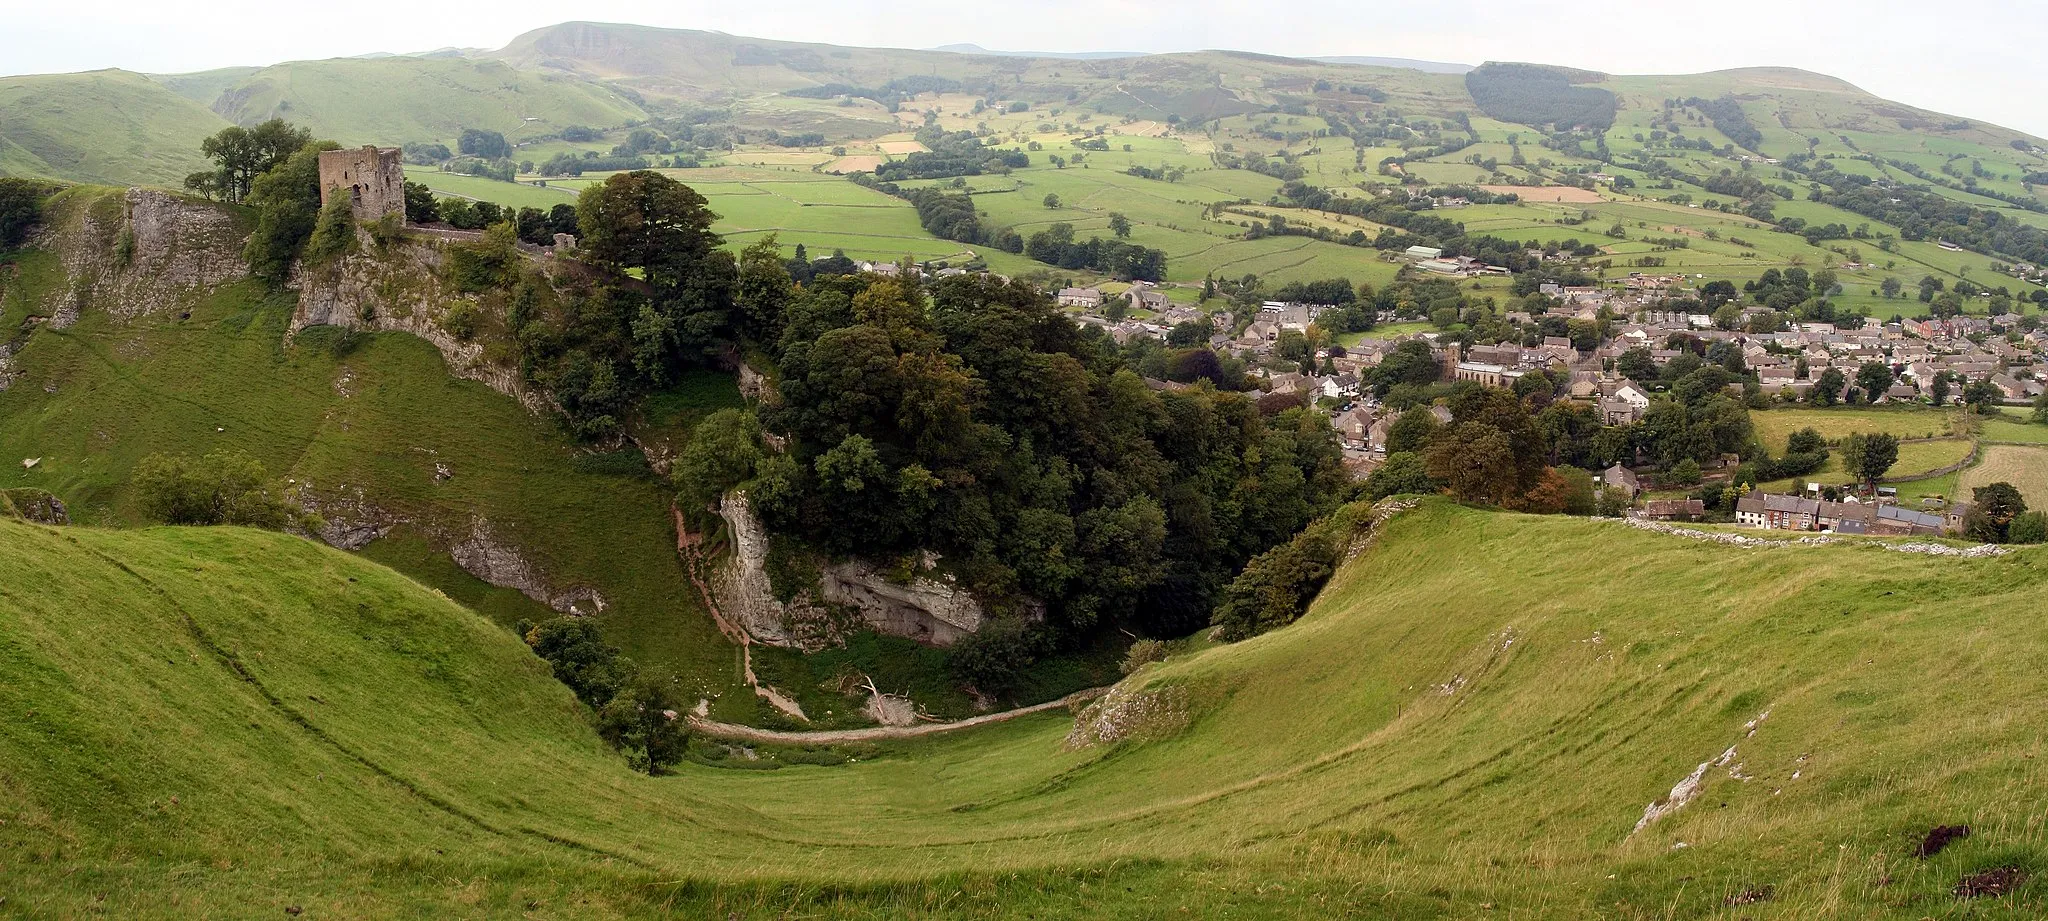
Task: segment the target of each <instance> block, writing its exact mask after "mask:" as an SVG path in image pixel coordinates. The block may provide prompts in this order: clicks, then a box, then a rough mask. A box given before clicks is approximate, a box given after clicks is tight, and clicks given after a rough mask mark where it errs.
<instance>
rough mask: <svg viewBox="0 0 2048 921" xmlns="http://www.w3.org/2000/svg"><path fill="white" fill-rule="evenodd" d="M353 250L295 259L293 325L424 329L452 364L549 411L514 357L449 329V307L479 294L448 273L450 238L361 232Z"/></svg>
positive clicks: (422, 334) (421, 333)
mask: <svg viewBox="0 0 2048 921" xmlns="http://www.w3.org/2000/svg"><path fill="white" fill-rule="evenodd" d="M361 237H362V239H361V240H359V243H360V244H361V245H360V246H358V247H357V249H356V250H355V251H354V252H351V253H348V254H347V255H344V256H341V257H339V258H336V259H332V260H329V261H327V262H324V263H322V264H320V265H317V266H310V267H309V266H305V265H303V264H301V265H299V266H295V267H294V268H293V270H292V277H291V281H290V286H291V287H293V288H295V289H297V290H298V292H299V306H298V309H297V310H296V311H294V312H293V313H292V326H291V329H292V333H293V334H294V335H296V334H297V333H298V332H299V331H301V330H303V329H305V328H306V327H309V326H340V327H344V328H347V329H359V330H367V331H372V332H399V333H408V334H410V335H414V336H418V337H419V338H421V339H425V340H426V341H428V342H430V343H432V344H433V346H434V348H436V349H439V350H440V352H441V357H442V358H443V360H445V361H447V363H448V370H449V371H450V372H452V373H453V374H455V375H456V376H457V377H461V378H463V379H465V380H473V381H477V382H479V383H481V384H483V385H484V386H486V387H489V388H491V389H492V390H496V391H498V392H499V393H502V394H505V395H506V396H509V397H512V398H513V399H516V400H518V401H520V402H521V403H523V404H525V406H526V408H527V409H529V410H533V411H535V412H544V411H545V410H546V407H547V403H546V400H545V398H543V397H541V396H540V395H538V394H535V393H533V392H532V391H530V390H529V389H527V388H526V387H525V386H523V385H522V384H521V382H520V380H519V372H518V368H517V367H516V366H514V365H513V364H512V363H511V362H510V361H509V360H504V359H498V360H493V358H492V356H491V355H490V353H489V352H488V350H486V349H485V347H484V344H483V342H482V341H480V340H476V339H464V338H462V337H460V336H457V335H456V334H455V333H453V332H451V331H450V330H449V325H450V324H449V323H448V319H449V313H450V311H451V310H454V309H455V308H456V307H457V306H458V305H468V307H470V308H471V309H474V308H475V307H476V306H477V304H476V298H474V297H473V296H471V295H465V294H463V293H461V292H459V291H457V290H455V289H454V287H453V286H452V285H450V284H448V283H447V282H446V281H445V280H444V272H443V271H442V269H443V266H444V264H445V263H446V259H447V253H446V247H448V246H449V245H451V244H450V243H448V242H446V241H444V240H440V239H436V238H433V237H430V236H425V235H409V236H404V237H398V238H395V239H391V240H388V241H385V242H381V243H380V242H377V241H375V240H373V239H370V236H369V234H367V233H363V234H361Z"/></svg>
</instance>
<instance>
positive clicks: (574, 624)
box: [526, 617, 634, 709]
mask: <svg viewBox="0 0 2048 921" xmlns="http://www.w3.org/2000/svg"><path fill="white" fill-rule="evenodd" d="M526 645H527V647H528V648H530V649H532V650H533V654H534V655H537V656H539V657H541V660H542V661H545V662H546V663H548V667H549V668H550V669H552V670H553V671H554V674H555V680H557V681H560V682H562V683H563V684H565V685H568V686H569V690H571V691H573V692H575V694H576V697H577V699H579V700H581V701H583V702H584V703H586V704H589V705H590V706H591V708H592V709H597V708H601V707H603V706H604V705H605V704H607V703H610V702H611V699H612V698H613V697H615V696H617V695H618V693H619V689H621V688H623V687H625V686H626V685H627V684H628V683H629V682H631V681H632V680H633V673H634V667H633V662H632V660H630V659H626V658H624V657H622V656H620V655H619V651H618V649H617V648H615V647H613V646H612V645H611V644H609V643H606V642H605V641H604V634H603V633H601V632H599V631H598V628H597V624H595V623H592V622H591V621H588V620H585V619H583V618H580V617H557V618H555V619H554V620H550V621H548V622H546V623H543V624H539V625H537V626H534V627H533V628H531V629H529V630H527V631H526Z"/></svg>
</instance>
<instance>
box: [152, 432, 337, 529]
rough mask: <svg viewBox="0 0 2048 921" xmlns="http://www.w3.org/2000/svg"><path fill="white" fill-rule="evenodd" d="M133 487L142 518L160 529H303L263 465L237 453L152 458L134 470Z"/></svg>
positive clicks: (303, 519)
mask: <svg viewBox="0 0 2048 921" xmlns="http://www.w3.org/2000/svg"><path fill="white" fill-rule="evenodd" d="M133 482H134V484H135V489H136V492H138V493H139V494H140V495H141V500H142V510H143V514H145V515H148V516H149V517H150V518H151V519H153V520H156V521H160V522H163V523H164V524H181V525H243V526H247V527H255V528H271V529H282V528H287V527H292V526H301V527H303V526H306V525H307V524H308V522H307V520H306V515H305V513H304V512H303V511H301V510H300V509H299V508H298V507H297V506H295V505H293V504H292V503H291V502H290V501H289V500H287V499H286V498H285V497H284V491H283V490H282V489H281V488H279V487H278V484H276V483H274V482H272V481H271V480H270V477H269V475H268V474H267V473H266V472H265V471H264V469H263V464H262V463H260V462H258V461H257V460H256V459H255V458H252V457H250V456H248V455H246V454H243V453H241V452H239V451H232V450H220V451H215V452H213V453H211V454H208V455H206V456H205V457H202V458H197V459H195V458H192V457H190V456H188V455H183V454H177V455H170V454H152V455H150V456H148V457H145V458H143V459H142V463H140V464H137V465H136V466H135V474H134V477H133Z"/></svg>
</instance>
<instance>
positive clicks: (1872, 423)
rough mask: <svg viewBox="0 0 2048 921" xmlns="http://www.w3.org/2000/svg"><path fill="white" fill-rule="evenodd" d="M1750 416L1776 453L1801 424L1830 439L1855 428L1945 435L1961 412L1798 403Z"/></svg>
mask: <svg viewBox="0 0 2048 921" xmlns="http://www.w3.org/2000/svg"><path fill="white" fill-rule="evenodd" d="M1750 420H1751V421H1752V422H1754V423H1755V425H1756V437H1757V440H1758V441H1761V442H1763V445H1764V447H1765V448H1768V449H1769V450H1770V451H1771V453H1772V454H1774V455H1775V454H1783V453H1784V452H1785V439H1787V438H1789V437H1791V436H1792V433H1793V432H1796V431H1799V430H1800V429H1804V428H1811V429H1813V430H1814V431H1816V432H1819V433H1820V434H1821V437H1822V438H1825V439H1827V440H1828V441H1829V442H1831V443H1832V442H1837V441H1840V440H1842V439H1843V438H1844V437H1847V436H1849V435H1851V434H1854V433H1856V432H1863V433H1865V434H1870V433H1874V432H1889V433H1891V434H1893V435H1897V436H1899V437H1900V438H1929V437H1945V436H1948V435H1950V434H1953V433H1954V432H1955V426H1956V425H1957V424H1958V423H1959V421H1960V420H1961V413H1960V412H1958V411H1956V410H1951V409H1935V408H1933V407H1919V406H1914V407H1897V408H1894V407H1885V406H1867V407H1852V406H1834V407H1827V408H1822V409H1813V408H1806V407H1800V408H1796V409H1794V408H1787V409H1770V410H1764V411H1762V412H1756V413H1751V414H1750ZM1934 466H1937V467H1938V466H1941V465H1940V464H1936V465H1934ZM1902 469H1903V468H1902Z"/></svg>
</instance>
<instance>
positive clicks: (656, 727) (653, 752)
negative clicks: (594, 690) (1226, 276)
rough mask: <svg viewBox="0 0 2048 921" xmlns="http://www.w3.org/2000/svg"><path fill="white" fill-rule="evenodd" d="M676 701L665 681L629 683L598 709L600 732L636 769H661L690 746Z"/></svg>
mask: <svg viewBox="0 0 2048 921" xmlns="http://www.w3.org/2000/svg"><path fill="white" fill-rule="evenodd" d="M687 725H688V724H686V723H684V722H683V716H682V713H681V711H680V710H679V709H678V707H677V701H676V700H675V698H674V696H673V695H672V694H671V693H670V692H669V689H668V687H667V686H666V685H664V684H662V683H660V682H658V681H655V680H652V679H646V678H643V679H641V680H638V681H635V682H633V683H632V684H630V685H628V686H626V687H625V688H624V689H623V690H621V691H620V692H619V693H618V694H617V695H616V696H614V697H613V698H612V699H611V700H610V701H607V702H606V703H605V705H604V707H603V708H602V709H600V710H599V711H598V713H597V734H598V735H599V736H602V737H603V738H604V740H605V741H607V742H610V743H611V744H612V747H613V748H616V749H618V750H619V751H621V752H623V753H625V755H626V761H627V763H629V764H631V765H632V766H633V769H634V770H636V771H643V772H645V773H647V774H650V775H656V774H660V773H662V771H663V770H665V769H666V768H668V767H669V766H670V765H672V764H675V763H676V762H678V761H681V760H682V758H683V752H684V751H685V750H686V749H687V748H688V747H689V744H690V734H689V732H688V731H687V730H686V729H685V727H686V726H687Z"/></svg>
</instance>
